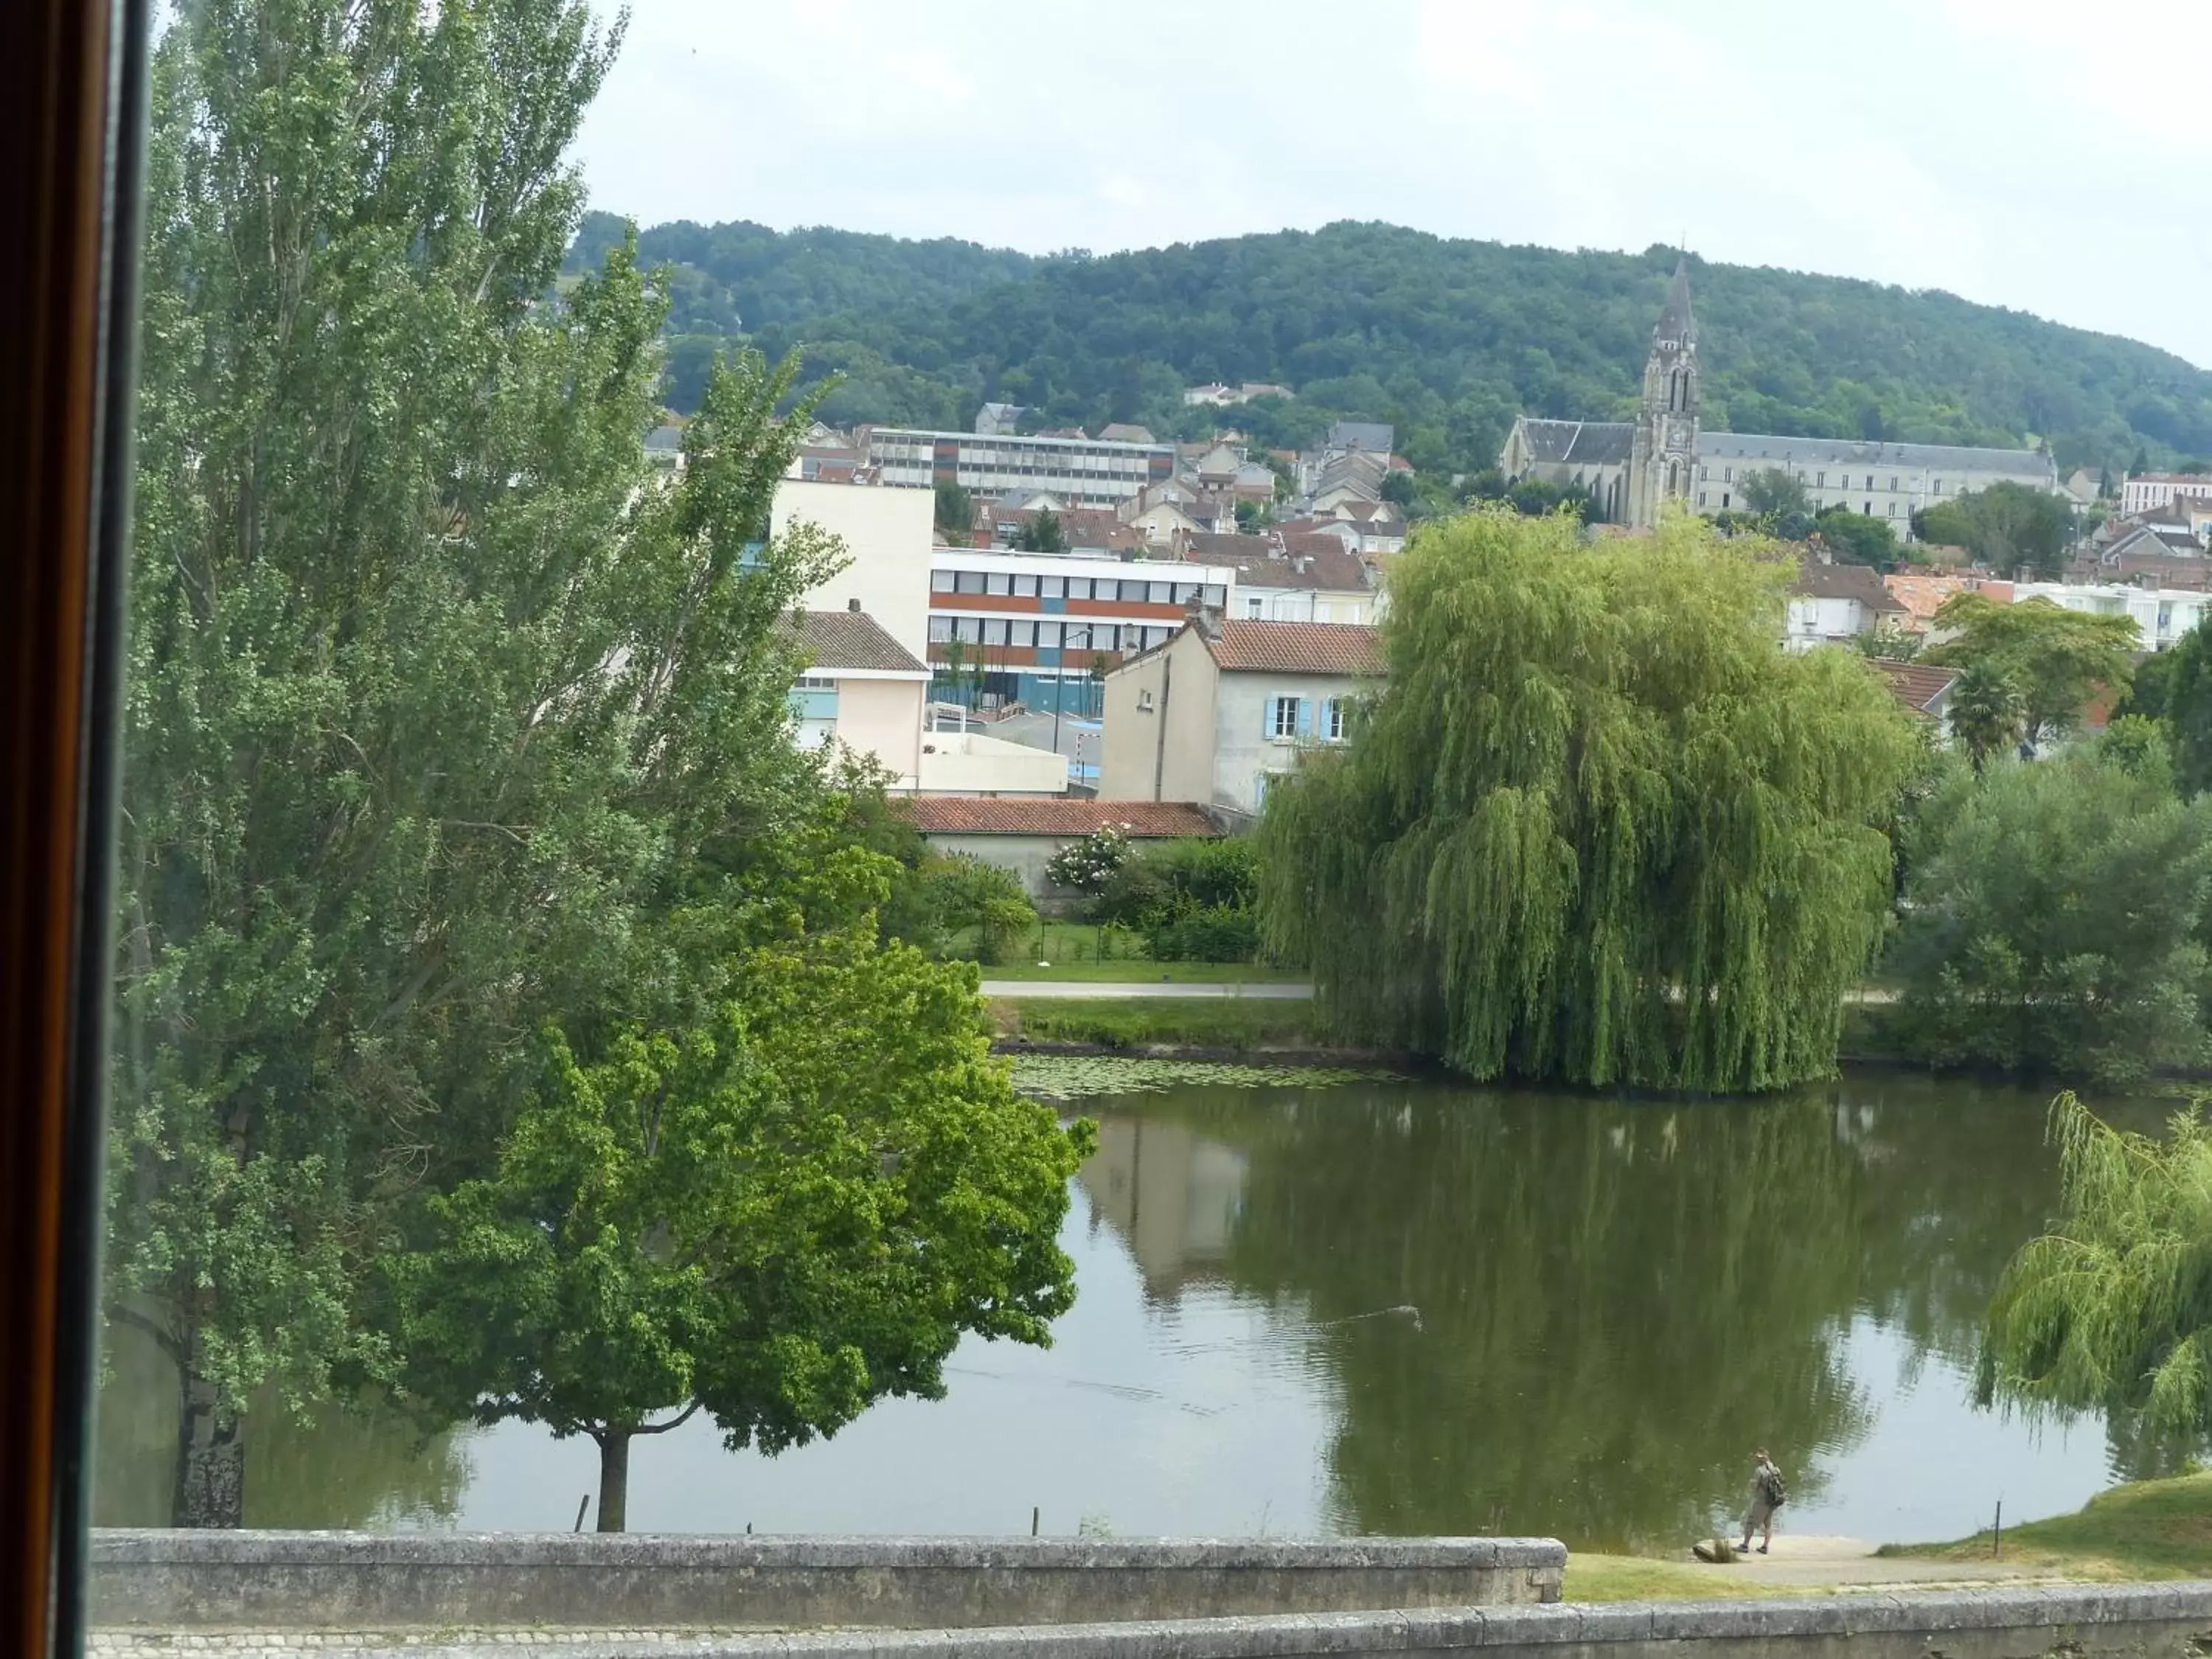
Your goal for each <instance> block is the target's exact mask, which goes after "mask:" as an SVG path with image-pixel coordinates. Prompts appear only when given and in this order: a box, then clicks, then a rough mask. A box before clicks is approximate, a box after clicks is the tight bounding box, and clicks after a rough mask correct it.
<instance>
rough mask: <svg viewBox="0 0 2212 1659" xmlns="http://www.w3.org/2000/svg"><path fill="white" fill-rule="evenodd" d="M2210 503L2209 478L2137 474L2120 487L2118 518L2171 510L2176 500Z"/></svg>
mask: <svg viewBox="0 0 2212 1659" xmlns="http://www.w3.org/2000/svg"><path fill="white" fill-rule="evenodd" d="M2178 496H2179V497H2193V498H2195V499H2196V500H2197V501H2212V477H2208V476H2206V475H2205V474H2203V473H2199V472H2138V473H2136V474H2135V475H2133V476H2132V477H2130V478H2129V479H2128V480H2127V481H2126V482H2125V483H2123V484H2121V486H2120V515H2121V516H2122V517H2123V518H2128V519H2132V518H2134V517H2136V515H2137V514H2139V513H2148V512H2150V511H2152V510H2153V509H2154V508H2157V507H2171V506H2172V504H2173V502H2174V500H2175V498H2176V497H2178Z"/></svg>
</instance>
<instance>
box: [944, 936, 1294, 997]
mask: <svg viewBox="0 0 2212 1659" xmlns="http://www.w3.org/2000/svg"><path fill="white" fill-rule="evenodd" d="M1102 947H1103V949H1104V951H1106V959H1105V960H1104V961H1103V962H1102V961H1100V960H1099V951H1100V950H1101V948H1102ZM1144 951H1145V946H1144V941H1143V940H1141V939H1137V938H1136V937H1134V936H1133V935H1132V934H1130V933H1127V932H1126V931H1123V930H1120V929H1115V930H1113V931H1110V932H1109V930H1107V929H1104V928H1101V927H1092V926H1091V925H1090V924H1089V923H1087V922H1077V921H1048V922H1043V923H1041V924H1040V925H1039V926H1038V928H1037V930H1036V932H1035V933H1030V934H1028V935H1026V936H1024V938H1023V939H1021V940H1019V941H1018V943H1017V944H1015V945H1009V946H1008V947H1007V948H1006V951H1004V953H1003V954H1004V957H1005V960H1003V961H1001V962H998V963H981V964H980V965H981V968H982V972H983V977H984V978H985V979H1062V980H1096V981H1112V982H1114V983H1116V984H1127V983H1132V982H1134V981H1140V980H1149V981H1152V982H1154V983H1156V984H1157V983H1158V982H1159V981H1163V980H1164V981H1170V982H1173V983H1176V984H1207V985H1218V984H1255V983H1261V982H1267V981H1286V980H1298V981H1303V980H1304V978H1305V977H1306V975H1305V974H1304V973H1303V972H1302V971H1300V970H1298V969H1291V968H1262V967H1260V966H1258V965H1257V964H1255V963H1249V962H1154V961H1153V960H1152V958H1151V957H1148V956H1146V954H1145V953H1144ZM950 954H951V955H953V956H956V957H965V958H968V959H969V960H973V959H974V957H975V933H973V931H972V930H971V931H969V932H965V933H957V934H955V935H954V936H953V938H952V940H951V951H950ZM1039 963H1045V964H1048V965H1046V966H1042V967H1041V966H1039V965H1038V964H1039Z"/></svg>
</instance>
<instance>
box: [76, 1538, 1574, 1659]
mask: <svg viewBox="0 0 2212 1659" xmlns="http://www.w3.org/2000/svg"><path fill="white" fill-rule="evenodd" d="M1565 1564H1566V1547H1565V1545H1563V1544H1560V1543H1559V1542H1557V1541H1553V1540H1550V1539H1513V1538H1413V1539H1395V1538H1386V1539H1331V1540H1320V1541H1290V1540H1281V1541H1253V1540H1234V1541H1229V1540H1212V1539H1143V1540H1136V1539H1130V1540H1121V1539H1089V1538H1079V1539H1056V1538H1036V1539H1028V1538H1024V1539H998V1538H869V1537H792V1538H776V1537H751V1536H747V1537H729V1536H715V1537H690V1536H671V1535H659V1534H607V1535H600V1534H567V1533H555V1534H535V1533H507V1534H502V1533H469V1534H452V1533H400V1534H369V1533H336V1532H166V1531H97V1532H95V1533H94V1534H93V1540H92V1585H91V1591H92V1613H93V1622H94V1626H96V1627H98V1628H100V1629H103V1630H121V1631H132V1630H135V1631H144V1632H208V1631H234V1632H281V1631H315V1630H325V1631H362V1630H372V1631H374V1630H408V1629H425V1628H428V1629H448V1630H450V1629H456V1628H459V1629H476V1628H490V1629H500V1628H515V1629H522V1630H531V1629H540V1630H542V1629H546V1628H549V1627H550V1628H556V1629H557V1628H562V1627H567V1628H572V1629H579V1630H599V1631H605V1630H609V1629H617V1630H622V1629H646V1630H665V1629H668V1628H670V1627H671V1626H674V1627H688V1628H690V1629H692V1630H695V1631H697V1630H724V1631H727V1630H732V1629H747V1628H750V1629H754V1630H786V1631H796V1630H809V1629H823V1628H826V1627H835V1626H848V1627H850V1626H865V1627H873V1628H876V1629H878V1630H882V1629H885V1628H890V1629H902V1630H920V1631H926V1630H951V1629H966V1628H974V1627H977V1626H1070V1625H1091V1624H1102V1625H1103V1624H1112V1625H1120V1624H1121V1623H1124V1622H1126V1621H1127V1620H1211V1619H1218V1618H1222V1617H1226V1616H1233V1615H1237V1614H1255V1615H1257V1614H1266V1615H1271V1616H1281V1615H1285V1614H1301V1613H1335V1612H1341V1611H1345V1610H1350V1609H1359V1608H1382V1607H1394V1608H1431V1607H1483V1606H1506V1605H1510V1604H1515V1603H1531V1604H1534V1603H1542V1602H1547V1601H1557V1600H1558V1598H1559V1583H1560V1577H1561V1574H1562V1571H1563V1570H1564V1569H1565ZM564 1650H566V1651H568V1652H571V1653H573V1652H574V1651H575V1650H574V1648H573V1647H568V1648H565V1649H564ZM507 1651H509V1652H512V1651H513V1649H512V1648H511V1647H509V1648H508V1649H507Z"/></svg>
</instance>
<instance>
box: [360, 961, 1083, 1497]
mask: <svg viewBox="0 0 2212 1659" xmlns="http://www.w3.org/2000/svg"><path fill="white" fill-rule="evenodd" d="M973 975H974V970H973V969H962V968H960V967H958V966H956V965H954V964H951V963H932V962H929V961H928V960H927V959H926V958H924V957H922V956H921V953H920V952H918V951H911V950H905V949H899V948H894V949H891V950H888V951H885V950H882V949H879V948H878V945H877V944H876V941H875V938H874V929H873V927H872V926H865V927H854V928H852V929H849V930H847V931H845V932H842V933H825V934H818V935H814V936H811V937H809V938H805V939H796V940H793V941H789V942H787V943H782V944H779V945H774V946H770V947H767V948H764V949H762V950H760V951H755V952H753V953H751V954H750V955H749V956H748V957H745V958H744V960H742V961H741V962H740V963H737V964H734V967H733V971H732V974H731V975H730V977H729V980H728V985H727V990H728V1000H726V1001H725V1002H723V1003H722V1004H721V1005H720V1006H719V1007H717V1008H715V1009H714V1010H713V1011H712V1012H711V1013H710V1014H709V1015H708V1017H707V1018H704V1019H703V1020H702V1021H701V1022H700V1023H698V1024H689V1025H685V1026H682V1027H679V1028H677V1029H675V1030H625V1031H623V1032H622V1033H620V1034H618V1035H617V1036H616V1037H615V1038H614V1040H613V1041H612V1042H611V1043H610V1044H609V1045H608V1048H607V1054H606V1057H605V1059H604V1060H601V1061H599V1062H598V1063H595V1064H585V1063H582V1062H580V1061H579V1060H577V1058H576V1057H575V1056H574V1054H572V1053H571V1052H570V1050H569V1048H568V1045H567V1044H566V1043H565V1042H562V1041H561V1040H560V1039H559V1038H558V1037H557V1036H556V1037H554V1038H553V1039H551V1041H550V1048H551V1054H550V1060H549V1063H548V1065H547V1066H546V1075H545V1077H544V1080H543V1081H542V1082H541V1083H540V1085H538V1088H537V1089H536V1090H535V1091H532V1095H531V1097H530V1099H529V1101H528V1103H526V1105H525V1107H524V1108H523V1110H522V1112H521V1113H520V1116H519V1117H518V1119H517V1120H516V1122H515V1126H514V1128H513V1133H511V1134H510V1135H509V1136H508V1137H507V1140H506V1142H505V1143H504V1144H503V1146H501V1150H500V1155H499V1160H498V1164H497V1167H496V1169H495V1171H494V1172H493V1173H492V1174H490V1175H489V1176H487V1177H485V1178H483V1179H481V1180H477V1181H471V1182H465V1183H463V1184H462V1185H460V1186H459V1187H458V1188H455V1189H454V1190H453V1193H452V1194H449V1195H447V1196H445V1197H441V1198H438V1199H435V1200H433V1201H432V1205H431V1209H432V1211H433V1212H434V1215H435V1218H436V1222H437V1224H438V1225H437V1227H436V1231H435V1237H434V1242H433V1243H431V1245H430V1247H429V1248H428V1249H423V1250H421V1251H418V1252H415V1253H411V1254H407V1255H400V1256H398V1257H396V1258H394V1259H393V1260H392V1261H391V1262H390V1264H389V1266H388V1269H387V1271H388V1274H389V1277H390V1279H391V1282H392V1294H393V1297H394V1300H395V1303H396V1304H397V1306H398V1326H399V1331H400V1334H401V1340H402V1344H403V1346H404V1352H405V1353H406V1356H407V1364H406V1366H405V1368H404V1371H403V1373H402V1380H403V1382H404V1385H405V1386H406V1388H407V1389H409V1390H410V1395H412V1396H413V1397H415V1398H416V1399H418V1400H421V1401H423V1402H424V1403H425V1404H427V1405H428V1406H429V1407H431V1408H432V1409H433V1410H434V1412H435V1414H436V1415H438V1416H440V1417H448V1416H451V1415H453V1414H456V1413H467V1414H469V1415H471V1416H472V1417H474V1419H476V1420H477V1422H480V1423H495V1422H499V1421H501V1420H503V1419H508V1418H519V1419H522V1420H524V1421H526V1422H533V1423H542V1424H544V1425H547V1426H549V1427H550V1428H551V1430H552V1431H553V1432H554V1434H555V1435H556V1437H565V1436H568V1435H572V1434H582V1435H587V1436H589V1437H591V1438H592V1440H593V1441H594V1442H596V1443H597V1444H598V1446H599V1530H600V1531H601V1532H620V1531H622V1530H623V1526H624V1523H625V1521H626V1518H627V1515H628V1492H629V1447H630V1443H631V1441H632V1440H633V1439H635V1437H637V1436H639V1435H650V1434H659V1433H663V1432H665V1431H667V1430H669V1429H671V1428H674V1427H676V1426H677V1425H678V1424H680V1423H682V1422H684V1420H685V1419H687V1418H689V1417H690V1415H691V1414H692V1413H694V1412H696V1411H699V1410H702V1409H703V1410H704V1411H705V1412H706V1413H708V1415H709V1416H710V1417H711V1418H713V1419H714V1423H715V1425H716V1426H718V1427H719V1428H720V1430H721V1431H722V1434H723V1438H724V1441H725V1443H726V1444H727V1445H728V1446H730V1447H731V1448H732V1449H738V1448H742V1447H744V1446H748V1445H750V1446H753V1447H755V1448H757V1449H759V1450H761V1451H763V1452H766V1453H769V1454H774V1453H776V1452H779V1451H781V1450H783V1449H786V1448H787V1447H791V1446H798V1445H804V1444H805V1443H807V1442H808V1441H810V1440H811V1439H813V1438H814V1437H817V1436H829V1435H833V1434H835V1433H836V1431H838V1430H839V1429H840V1428H842V1427H843V1426H844V1425H846V1424H848V1423H849V1422H851V1421H852V1420H853V1419H854V1418H856V1417H858V1416H859V1415H860V1413H862V1412H863V1411H865V1410H866V1408H867V1407H868V1406H869V1404H870V1403H871V1402H872V1401H876V1400H878V1399H880V1398H882V1397H884V1396H885V1395H918V1396H920V1397H921V1398H923V1399H932V1400H933V1399H939V1398H941V1397H942V1396H943V1395H944V1392H945V1383H944V1366H945V1359H946V1358H948V1357H949V1356H950V1355H951V1352H952V1349H953V1346H954V1344H955V1343H956V1342H957V1340H959V1338H960V1337H961V1336H962V1335H963V1334H966V1333H971V1332H972V1333H974V1334H978V1335H981V1336H986V1337H990V1338H1001V1337H1003V1338H1007V1339H1010V1340H1014V1341H1018V1342H1026V1343H1031V1344H1035V1345H1036V1346H1046V1345H1048V1343H1049V1341H1050V1340H1051V1337H1050V1328H1051V1323H1052V1321H1053V1320H1054V1318H1056V1317H1057V1316H1060V1314H1062V1313H1064V1312H1066V1310H1067V1309H1068V1307H1069V1306H1070V1305H1071V1304H1073V1301H1074V1296H1075V1291H1074V1283H1073V1264H1071V1263H1070V1262H1069V1261H1068V1260H1067V1258H1066V1255H1063V1254H1062V1253H1061V1251H1060V1248H1059V1245H1058V1243H1057V1242H1056V1239H1057V1235H1058V1231H1059V1227H1060V1221H1061V1219H1062V1218H1063V1217H1064V1216H1065V1215H1066V1209H1067V1201H1068V1200H1067V1181H1068V1177H1069V1176H1072V1175H1073V1174H1074V1172H1075V1170H1076V1168H1077V1165H1078V1164H1079V1162H1080V1161H1081V1158H1082V1156H1083V1154H1084V1152H1085V1150H1086V1149H1087V1147H1088V1146H1089V1144H1090V1140H1089V1126H1088V1125H1085V1124H1080V1123H1079V1124H1078V1125H1077V1126H1075V1127H1073V1129H1066V1130H1064V1129H1062V1128H1060V1127H1059V1125H1058V1124H1057V1123H1056V1122H1055V1121H1054V1117H1053V1115H1052V1113H1051V1112H1050V1111H1049V1110H1048V1109H1046V1108H1044V1107H1042V1106H1041V1105H1038V1104H1036V1103H1033V1102H1029V1101H1025V1100H1023V1099H1021V1098H1019V1097H1017V1096H1016V1095H1015V1094H1014V1093H1013V1091H1012V1086H1011V1085H1010V1084H1009V1083H1008V1080H1007V1074H1006V1069H1005V1067H1004V1066H1003V1065H1002V1064H1000V1063H998V1062H994V1061H993V1060H991V1059H990V1058H989V1055H988V1053H987V1040H986V1039H985V1038H984V1037H983V1036H981V1035H980V1033H979V1030H978V1028H977V1024H976V1019H975V980H974V976H973ZM656 1417H657V1418H658V1420H654V1419H655V1418H656Z"/></svg>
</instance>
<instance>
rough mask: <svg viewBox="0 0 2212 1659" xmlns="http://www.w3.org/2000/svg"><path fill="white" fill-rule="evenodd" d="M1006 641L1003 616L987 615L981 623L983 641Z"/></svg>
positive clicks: (988, 642)
mask: <svg viewBox="0 0 2212 1659" xmlns="http://www.w3.org/2000/svg"><path fill="white" fill-rule="evenodd" d="M983 643H984V644H986V645H1004V644H1005V643H1006V618H1005V617H987V618H985V620H984V623H983Z"/></svg>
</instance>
